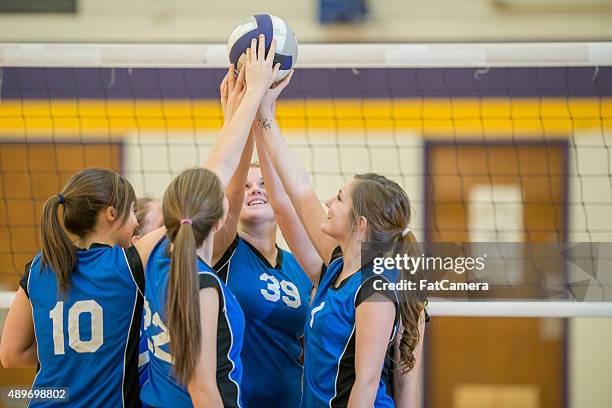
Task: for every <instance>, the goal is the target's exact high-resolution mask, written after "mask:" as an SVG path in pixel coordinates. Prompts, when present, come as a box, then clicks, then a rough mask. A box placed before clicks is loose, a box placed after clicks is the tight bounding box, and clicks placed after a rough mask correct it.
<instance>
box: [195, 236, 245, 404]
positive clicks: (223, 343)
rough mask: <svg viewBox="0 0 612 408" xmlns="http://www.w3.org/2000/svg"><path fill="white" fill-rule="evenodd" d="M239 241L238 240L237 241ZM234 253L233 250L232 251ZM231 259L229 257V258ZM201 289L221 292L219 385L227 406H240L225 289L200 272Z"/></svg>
mask: <svg viewBox="0 0 612 408" xmlns="http://www.w3.org/2000/svg"><path fill="white" fill-rule="evenodd" d="M236 242H237V241H236ZM232 253H233V251H232ZM228 260H229V259H228ZM199 280H200V289H204V288H215V289H217V292H218V293H219V317H218V320H217V387H218V388H219V393H220V394H221V399H222V400H223V406H224V407H225V408H238V404H237V401H238V394H239V390H238V386H237V385H236V384H235V383H234V382H233V381H232V380H231V378H230V372H231V371H232V369H233V368H234V364H233V363H232V361H231V360H230V359H229V357H228V356H229V351H230V347H231V346H232V333H231V328H230V326H229V320H228V317H227V315H226V313H225V303H224V302H225V299H224V295H223V289H222V288H221V287H220V286H219V282H218V281H217V279H216V278H215V277H214V276H212V274H211V273H200V274H199Z"/></svg>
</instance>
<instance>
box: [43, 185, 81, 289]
mask: <svg viewBox="0 0 612 408" xmlns="http://www.w3.org/2000/svg"><path fill="white" fill-rule="evenodd" d="M59 206H60V199H59V196H57V195H54V196H52V197H51V198H49V199H48V200H47V202H46V203H45V207H44V209H43V214H42V218H41V222H40V229H41V236H42V264H43V265H47V266H49V267H50V268H51V269H53V271H55V276H56V278H57V285H58V287H59V290H60V293H65V292H66V291H67V290H68V288H69V286H70V271H72V270H73V269H74V266H75V265H76V258H77V255H76V247H75V246H74V244H73V243H72V241H70V238H68V235H67V234H66V232H65V231H64V228H63V227H62V226H61V224H60V222H59V214H58V212H59Z"/></svg>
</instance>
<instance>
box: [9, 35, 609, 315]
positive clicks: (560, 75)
mask: <svg viewBox="0 0 612 408" xmlns="http://www.w3.org/2000/svg"><path fill="white" fill-rule="evenodd" d="M226 65H227V56H226V48H225V46H224V45H129V44H124V45H105V44H80V45H61V44H55V45H53V44H0V66H1V69H0V98H1V99H0V193H1V197H2V198H1V199H0V285H2V290H3V291H4V292H2V296H1V297H0V302H1V304H2V307H4V308H6V307H8V305H9V304H10V299H11V298H12V293H14V290H15V289H16V287H17V281H18V278H19V276H20V275H21V273H22V271H23V267H24V265H25V264H26V263H27V262H28V261H29V260H30V259H31V258H32V257H33V255H34V254H35V253H36V252H37V251H38V250H39V249H40V236H39V234H40V229H39V222H40V215H41V209H42V203H43V202H44V201H45V200H46V199H47V198H48V197H49V196H51V195H52V194H56V193H57V192H58V191H60V189H61V187H62V185H63V184H64V183H65V181H66V180H67V178H68V177H69V176H70V175H71V174H73V173H74V172H76V171H78V170H80V169H82V168H84V167H90V166H98V167H105V168H109V169H113V170H116V171H118V172H120V173H121V174H123V175H124V176H126V177H127V178H128V179H129V180H130V182H131V183H132V184H133V185H134V188H135V190H136V193H137V194H138V195H144V194H147V195H149V196H152V197H161V195H162V194H163V191H164V189H165V187H166V185H167V184H168V182H169V181H170V180H171V179H172V177H174V176H175V175H177V174H178V173H179V172H180V171H181V170H183V169H184V168H187V167H190V166H195V165H198V164H201V163H203V162H204V159H205V157H206V156H207V154H208V153H209V151H210V148H211V147H212V145H213V143H214V141H215V137H216V136H217V135H218V131H219V129H220V128H221V125H222V121H223V117H222V112H221V107H220V103H219V84H220V82H221V79H222V78H223V76H224V74H225V72H226V69H227V68H226ZM277 114H278V120H279V123H280V126H281V129H282V131H283V134H284V135H285V137H286V138H287V140H288V142H289V145H290V146H291V148H292V149H293V151H294V152H295V153H296V154H297V156H298V157H299V159H300V160H301V162H302V163H303V164H304V166H305V167H306V168H307V170H308V172H309V174H310V176H311V179H312V182H313V184H314V186H315V188H316V190H317V193H318V195H319V197H321V198H322V199H324V198H328V197H330V196H333V195H334V194H335V193H336V191H337V189H338V187H339V186H341V185H342V183H343V182H344V181H346V180H347V179H349V178H350V177H352V176H353V175H354V174H356V173H364V172H376V173H380V174H384V175H386V176H388V177H390V178H392V179H393V180H395V181H397V182H398V183H400V184H401V185H402V186H403V187H404V188H405V190H406V191H407V193H408V195H409V197H410V199H411V203H412V206H413V210H414V211H413V220H412V224H411V229H412V231H413V232H414V234H415V235H416V237H417V238H418V239H419V241H421V242H423V243H426V244H427V245H435V244H446V243H469V244H470V245H472V246H471V248H472V250H475V249H474V248H480V250H481V252H482V251H483V248H486V251H485V252H487V253H488V254H489V256H490V258H489V261H490V263H491V264H490V268H489V269H488V271H486V273H483V274H482V275H474V274H472V275H470V274H464V275H463V277H462V278H461V279H463V280H464V281H470V280H476V281H479V282H484V281H487V279H488V280H489V281H490V283H491V284H492V285H498V286H499V285H505V286H507V287H511V288H515V287H529V288H532V289H533V287H537V288H539V289H542V287H544V288H546V289H547V290H546V291H545V293H544V294H542V293H541V291H540V292H538V293H537V294H536V295H534V296H531V295H529V294H528V295H524V296H523V295H520V296H517V295H516V293H517V292H516V290H513V291H511V292H504V295H503V296H502V295H500V296H498V297H496V298H495V300H496V301H495V302H488V303H487V305H486V307H482V306H481V303H482V302H479V301H478V300H484V299H478V298H470V297H469V296H468V297H467V298H465V299H463V300H468V301H464V302H457V301H456V300H458V299H456V298H453V299H444V297H445V296H444V294H442V296H441V299H436V298H435V297H434V298H432V299H431V300H430V306H429V308H430V312H431V313H432V314H433V315H441V316H485V315H490V316H532V317H533V316H540V317H545V316H549V317H579V316H612V303H611V302H610V297H611V296H612V290H611V288H610V285H612V268H610V266H612V265H610V260H609V259H608V258H609V257H610V255H609V254H611V253H612V251H608V249H607V248H609V246H610V244H609V243H610V242H612V216H610V215H611V214H612V129H611V128H612V44H610V43H532V44H432V45H426V44H417V45H403V44H306V45H301V46H300V50H299V57H298V65H297V67H296V73H295V75H294V77H293V80H292V83H291V84H290V86H289V87H288V88H287V89H286V90H285V91H284V93H283V95H282V96H281V100H280V101H279V103H278V108H277ZM516 243H522V244H521V245H516ZM549 244H550V245H553V246H555V248H556V249H555V250H553V251H552V253H554V254H555V256H552V257H551V256H549V257H548V258H547V259H548V261H547V262H546V263H544V264H542V263H537V262H534V261H533V259H534V255H533V254H534V253H539V254H541V251H540V250H539V249H538V248H542V247H545V246H547V245H549ZM517 248H518V249H517ZM568 254H569V255H568ZM549 258H553V259H552V260H551V259H549ZM493 259H495V260H496V261H495V262H494V261H493ZM551 288H552V289H551ZM508 293H510V294H508ZM527 293H530V292H527ZM519 298H520V300H521V301H518V300H519ZM489 300H491V299H489Z"/></svg>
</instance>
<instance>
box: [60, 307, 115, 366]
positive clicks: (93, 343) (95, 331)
mask: <svg viewBox="0 0 612 408" xmlns="http://www.w3.org/2000/svg"><path fill="white" fill-rule="evenodd" d="M81 313H89V315H90V317H91V338H90V339H89V340H82V339H81V329H80V324H79V317H80V316H81ZM49 317H50V318H51V321H52V322H53V351H54V353H55V355H60V354H64V302H57V303H56V304H55V307H54V308H53V309H51V311H50V312H49ZM102 343H104V316H103V314H102V306H100V305H99V304H98V302H96V301H95V300H79V301H78V302H75V303H74V304H73V305H72V306H71V307H70V309H68V345H69V346H70V348H71V349H73V350H74V351H76V352H77V353H93V352H95V351H96V350H98V349H99V348H100V346H101V345H102Z"/></svg>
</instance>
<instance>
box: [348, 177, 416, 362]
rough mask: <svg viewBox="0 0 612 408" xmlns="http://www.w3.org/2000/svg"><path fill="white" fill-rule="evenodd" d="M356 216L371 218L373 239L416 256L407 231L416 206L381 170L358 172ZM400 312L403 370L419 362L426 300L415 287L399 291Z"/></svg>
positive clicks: (354, 196) (403, 275)
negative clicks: (422, 318)
mask: <svg viewBox="0 0 612 408" xmlns="http://www.w3.org/2000/svg"><path fill="white" fill-rule="evenodd" d="M351 198H352V200H353V208H352V218H353V221H354V223H353V225H356V222H357V220H358V219H359V217H365V218H366V220H367V236H368V239H369V241H371V242H373V243H392V244H393V245H392V250H391V252H393V256H395V254H398V253H400V252H401V253H406V254H408V255H409V256H412V257H416V256H418V255H419V254H420V250H419V245H418V242H417V240H416V237H415V236H414V234H413V233H412V232H408V233H407V234H405V235H404V234H403V232H404V230H405V229H406V227H408V225H409V223H410V219H411V217H412V210H411V207H410V200H409V199H408V195H407V194H406V192H405V191H404V189H403V188H402V187H401V186H400V185H399V184H397V183H396V182H394V181H392V180H390V179H388V178H386V177H384V176H381V175H379V174H374V173H367V174H358V175H356V176H355V183H354V184H353V191H352V197H351ZM401 279H412V280H414V279H415V278H414V272H413V274H411V272H410V271H407V270H404V269H402V270H401ZM399 301H400V307H399V309H400V316H401V321H402V324H403V327H404V330H403V333H402V337H401V342H400V365H401V367H402V372H404V373H405V372H408V371H410V370H412V368H413V367H414V365H415V362H416V361H415V358H414V350H415V348H416V346H417V343H418V341H419V319H420V318H421V314H422V312H423V309H424V308H425V303H424V301H423V299H420V296H419V294H418V293H416V292H414V291H399Z"/></svg>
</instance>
